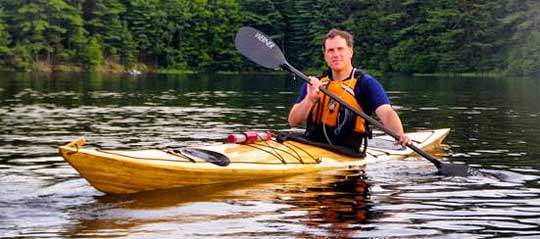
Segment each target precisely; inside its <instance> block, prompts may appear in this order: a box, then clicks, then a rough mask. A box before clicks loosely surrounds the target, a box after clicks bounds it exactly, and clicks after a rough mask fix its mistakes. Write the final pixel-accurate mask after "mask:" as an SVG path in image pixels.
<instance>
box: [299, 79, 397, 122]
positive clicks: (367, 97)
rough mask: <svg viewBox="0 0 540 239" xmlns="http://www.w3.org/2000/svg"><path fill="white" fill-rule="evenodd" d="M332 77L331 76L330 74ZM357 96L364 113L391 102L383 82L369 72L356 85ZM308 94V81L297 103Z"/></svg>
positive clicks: (371, 111)
mask: <svg viewBox="0 0 540 239" xmlns="http://www.w3.org/2000/svg"><path fill="white" fill-rule="evenodd" d="M330 78H331V76H330ZM354 94H355V98H356V100H357V101H358V103H359V104H360V107H362V110H363V111H364V113H366V114H368V115H371V114H373V111H375V110H376V109H377V108H378V107H379V106H381V105H384V104H391V102H390V99H389V98H388V96H387V95H386V92H385V91H384V88H383V87H382V85H381V83H379V81H378V80H377V79H375V77H373V76H371V75H369V74H363V75H362V77H361V78H360V79H358V82H357V83H356V86H355V87H354ZM306 95H307V83H304V84H303V85H302V88H301V89H300V95H299V96H298V97H297V98H296V103H297V104H298V103H300V102H301V101H302V100H303V99H304V98H305V97H306Z"/></svg>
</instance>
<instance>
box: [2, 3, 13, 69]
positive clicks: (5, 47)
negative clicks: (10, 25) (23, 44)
mask: <svg viewBox="0 0 540 239" xmlns="http://www.w3.org/2000/svg"><path fill="white" fill-rule="evenodd" d="M4 18H5V13H4V9H3V8H0V61H1V60H2V59H4V58H5V57H6V55H7V53H9V44H10V42H11V36H10V35H9V32H8V31H7V29H6V28H7V26H6V23H5V21H4Z"/></svg>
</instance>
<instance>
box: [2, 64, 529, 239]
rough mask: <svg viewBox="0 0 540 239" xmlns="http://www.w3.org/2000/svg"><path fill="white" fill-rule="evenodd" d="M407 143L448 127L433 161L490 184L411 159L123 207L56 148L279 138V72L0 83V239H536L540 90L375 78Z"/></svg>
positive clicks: (15, 76) (290, 93)
mask: <svg viewBox="0 0 540 239" xmlns="http://www.w3.org/2000/svg"><path fill="white" fill-rule="evenodd" d="M381 82H382V84H383V85H384V87H385V88H386V89H387V91H388V94H389V96H390V97H391V99H392V101H393V103H394V106H395V107H396V109H397V110H398V112H399V114H400V115H401V117H402V120H403V121H404V126H405V128H406V130H407V131H415V130H420V129H426V128H445V127H449V128H452V132H451V134H450V135H449V136H448V138H447V140H446V141H445V143H446V144H447V145H448V147H447V148H449V149H448V150H440V151H437V152H435V153H434V155H435V156H436V157H438V158H441V159H443V160H448V161H451V162H454V163H466V164H469V165H472V166H475V167H480V168H483V169H484V170H488V171H491V172H496V173H498V174H502V175H505V179H497V178H491V177H483V176H477V177H467V178H462V177H445V176H439V175H435V174H434V172H435V170H434V168H433V166H432V165H431V164H430V163H429V162H427V161H426V160H423V159H421V158H409V159H407V160H405V161H385V162H380V163H377V164H372V165H368V166H367V167H366V168H365V173H361V172H351V171H345V170H337V171H329V172H321V173H313V174H308V175H300V176H295V177H288V178H279V179H273V180H261V181H257V182H242V183H233V184H226V185H218V186H201V187H193V188H184V189H171V190H161V191H153V192H145V193H138V194H133V195H105V194H103V193H101V192H99V191H97V190H95V189H94V188H92V187H91V186H90V185H89V184H88V183H87V182H86V181H85V180H84V179H82V178H81V177H80V176H79V175H78V173H77V172H76V171H75V170H74V169H73V168H71V167H70V166H69V165H68V164H67V163H66V162H65V161H64V160H63V159H62V158H61V157H60V156H59V155H58V151H57V146H59V145H62V144H65V143H67V142H69V141H71V140H73V139H75V138H76V137H78V136H81V135H84V136H85V137H86V139H87V141H88V144H89V145H90V146H91V147H100V148H104V149H143V148H174V147H181V146H187V145H192V144H201V143H215V142H223V141H224V139H225V137H226V136H227V135H228V134H229V133H233V132H242V131H245V130H248V129H255V130H273V131H275V130H281V129H287V128H288V127H287V123H286V117H287V113H288V110H289V107H290V105H291V104H293V102H294V100H295V97H296V93H297V90H298V88H299V87H300V83H299V82H296V81H294V80H293V78H292V77H291V76H289V75H265V74H245V75H140V76H137V77H132V76H128V75H110V76H108V75H99V74H88V73H85V74H53V75H51V74H31V73H0V211H1V213H0V238H83V237H84V238H96V237H107V238H117V237H119V238H325V237H330V238H372V237H398V238H399V237H402V238H411V237H412V238H417V237H423V238H500V237H516V238H538V237H540V197H539V196H540V184H539V181H538V179H539V176H540V161H539V160H540V137H539V136H540V104H539V102H540V96H539V95H540V79H535V78H532V79H528V78H460V77H405V76H385V77H381Z"/></svg>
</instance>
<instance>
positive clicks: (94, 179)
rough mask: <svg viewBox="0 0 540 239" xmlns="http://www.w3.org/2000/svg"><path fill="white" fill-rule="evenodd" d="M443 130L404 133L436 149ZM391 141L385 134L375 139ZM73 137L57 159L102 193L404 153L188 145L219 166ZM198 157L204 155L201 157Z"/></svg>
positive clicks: (350, 164) (267, 144) (271, 143)
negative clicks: (218, 158) (221, 161)
mask: <svg viewBox="0 0 540 239" xmlns="http://www.w3.org/2000/svg"><path fill="white" fill-rule="evenodd" d="M449 131H450V130H449V129H438V130H430V131H422V132H415V133H409V136H410V137H411V139H412V140H413V142H416V143H415V145H417V147H419V148H421V149H424V150H430V149H432V148H436V147H438V146H439V145H440V143H441V142H442V140H443V139H444V138H445V137H446V136H447V135H448V133H449ZM376 138H377V139H379V140H381V139H382V140H383V141H384V140H387V141H391V139H390V138H389V137H388V136H382V137H376ZM84 144H85V139H84V138H83V137H81V138H78V139H76V140H74V141H72V142H70V143H68V144H66V145H64V146H60V147H59V151H60V154H61V155H62V157H63V158H64V159H65V160H66V161H67V162H68V163H69V164H70V165H71V166H72V167H73V168H75V169H76V170H77V171H78V172H79V174H80V175H81V176H82V177H84V178H85V179H86V180H87V181H88V182H89V183H90V184H91V185H92V186H93V187H95V188H96V189H97V190H99V191H101V192H104V193H113V194H124V193H135V192H140V191H148V190H156V189H168V188H177V187H186V186H194V185H205V184H216V183H227V182H236V181H246V180H257V179H263V178H272V177H281V176H288V175H296V174H303V173H309V172H315V171H321V170H329V169H336V168H344V169H346V168H351V169H355V168H361V167H362V166H363V165H365V164H367V163H369V162H373V161H377V160H387V159H403V158H406V157H408V156H410V155H412V154H413V152H412V151H411V150H410V149H407V148H401V149H383V148H380V147H378V146H377V145H374V146H372V147H368V150H367V154H366V156H365V157H364V158H355V157H350V156H346V155H342V154H338V153H335V152H332V151H330V150H327V149H322V148H319V147H316V146H313V145H308V144H303V143H299V142H296V141H285V142H277V141H275V140H268V141H264V142H256V143H252V144H215V145H205V146H196V147H188V148H190V149H196V150H202V151H204V152H207V151H210V152H215V153H216V154H218V155H223V156H224V157H226V158H227V159H228V160H229V162H228V163H227V165H225V166H223V165H222V166H220V165H218V164H216V163H212V162H209V161H206V160H205V158H204V157H197V156H194V155H183V154H182V153H178V152H172V151H163V150H157V149H148V150H100V149H92V148H84V147H83V145H84ZM203 156H204V155H203Z"/></svg>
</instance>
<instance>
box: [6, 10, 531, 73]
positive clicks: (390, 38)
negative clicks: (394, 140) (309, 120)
mask: <svg viewBox="0 0 540 239" xmlns="http://www.w3.org/2000/svg"><path fill="white" fill-rule="evenodd" d="M242 26H252V27H255V28H257V29H259V30H261V31H263V32H265V33H267V34H268V35H269V36H271V37H272V38H273V39H274V41H275V42H276V43H277V44H278V45H279V46H280V48H281V49H282V50H283V51H284V53H285V55H286V57H287V59H288V60H289V62H290V63H291V64H292V65H294V66H296V67H297V68H299V69H305V70H306V69H310V70H319V69H323V68H324V67H325V66H324V61H323V59H322V51H321V39H322V37H323V36H324V34H325V33H326V32H327V31H328V30H330V29H331V28H338V29H342V30H347V31H349V32H351V33H353V35H354V37H355V44H354V47H355V58H354V64H355V65H356V66H359V67H361V68H364V69H368V70H375V71H380V72H399V73H406V74H414V73H423V74H431V73H449V72H450V73H496V74H499V73H504V74H510V75H537V74H539V73H540V67H539V66H540V1H538V0H339V1H338V0H273V1H272V0H2V1H0V69H3V70H15V71H34V70H40V69H43V67H44V66H48V67H49V69H50V70H51V69H52V70H53V71H54V70H58V71H61V70H70V69H82V70H92V69H96V68H99V67H103V66H107V67H109V68H115V67H116V68H118V69H124V68H125V69H128V68H133V67H138V68H145V70H155V71H160V70H164V71H166V70H177V71H191V72H212V71H229V72H231V71H232V72H237V71H256V70H259V68H258V67H257V66H255V65H254V64H253V63H251V62H249V61H248V60H246V59H244V58H243V57H242V56H241V55H240V54H239V53H238V52H237V51H236V49H235V47H234V38H235V34H236V31H237V30H238V29H239V28H240V27H242ZM40 67H41V68H40ZM70 67H71V68H70Z"/></svg>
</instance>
